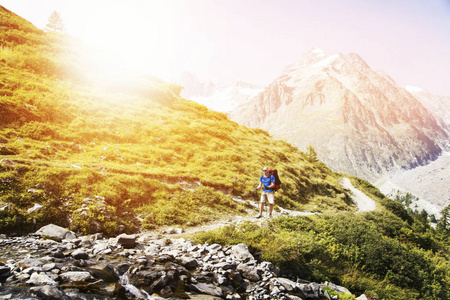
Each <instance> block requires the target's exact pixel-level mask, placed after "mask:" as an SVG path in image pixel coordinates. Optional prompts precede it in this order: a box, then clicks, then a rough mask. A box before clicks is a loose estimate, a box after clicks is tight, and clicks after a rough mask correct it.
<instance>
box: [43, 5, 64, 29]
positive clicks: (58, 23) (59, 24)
mask: <svg viewBox="0 0 450 300" xmlns="http://www.w3.org/2000/svg"><path fill="white" fill-rule="evenodd" d="M46 28H48V29H49V30H53V31H61V32H62V31H63V29H64V25H63V21H62V19H61V15H60V14H59V13H58V12H57V11H56V10H55V11H53V12H52V14H51V15H50V18H48V23H47V25H46Z"/></svg>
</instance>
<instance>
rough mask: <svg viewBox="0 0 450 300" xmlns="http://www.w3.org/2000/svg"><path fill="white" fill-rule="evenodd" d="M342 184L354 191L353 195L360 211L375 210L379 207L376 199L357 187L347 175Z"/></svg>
mask: <svg viewBox="0 0 450 300" xmlns="http://www.w3.org/2000/svg"><path fill="white" fill-rule="evenodd" d="M342 186H343V187H344V188H346V189H348V190H350V192H351V193H352V195H351V196H352V199H353V201H355V202H356V205H357V206H358V212H365V211H374V210H375V209H376V208H377V204H376V203H375V201H373V200H372V199H371V198H370V197H369V196H367V195H366V194H364V193H363V192H361V191H360V190H358V189H357V188H355V187H354V186H353V184H352V183H351V181H350V179H349V178H347V177H345V178H343V179H342Z"/></svg>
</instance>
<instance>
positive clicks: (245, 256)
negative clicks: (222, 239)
mask: <svg viewBox="0 0 450 300" xmlns="http://www.w3.org/2000/svg"><path fill="white" fill-rule="evenodd" d="M231 256H232V257H233V258H234V259H236V260H240V261H244V262H245V261H249V260H254V259H255V258H254V257H253V255H252V254H251V253H250V251H249V250H248V247H247V245H246V244H242V243H241V244H237V245H234V246H233V247H231Z"/></svg>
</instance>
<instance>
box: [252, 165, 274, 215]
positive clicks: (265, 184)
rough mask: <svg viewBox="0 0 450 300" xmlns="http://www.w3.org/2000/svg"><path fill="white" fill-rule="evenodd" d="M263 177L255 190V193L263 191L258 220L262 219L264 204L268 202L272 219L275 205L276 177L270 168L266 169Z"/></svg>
mask: <svg viewBox="0 0 450 300" xmlns="http://www.w3.org/2000/svg"><path fill="white" fill-rule="evenodd" d="M263 173H264V174H263V175H261V177H259V185H258V187H257V188H256V189H255V192H256V191H257V190H259V189H261V188H262V189H263V190H262V192H261V203H260V207H259V215H258V216H257V217H256V218H258V219H259V218H261V217H262V212H263V210H264V202H265V201H266V200H267V201H268V202H269V218H271V217H272V210H273V203H274V198H275V196H274V194H275V192H274V187H275V177H274V176H273V175H271V174H270V173H269V168H268V167H264V169H263Z"/></svg>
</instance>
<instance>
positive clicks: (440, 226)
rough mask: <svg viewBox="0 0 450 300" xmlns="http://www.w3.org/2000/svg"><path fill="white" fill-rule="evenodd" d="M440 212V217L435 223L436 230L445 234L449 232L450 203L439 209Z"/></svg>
mask: <svg viewBox="0 0 450 300" xmlns="http://www.w3.org/2000/svg"><path fill="white" fill-rule="evenodd" d="M441 214H442V217H441V218H440V219H439V221H438V223H437V230H438V231H440V232H442V233H445V234H450V205H447V207H446V208H444V209H443V210H442V211H441Z"/></svg>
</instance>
